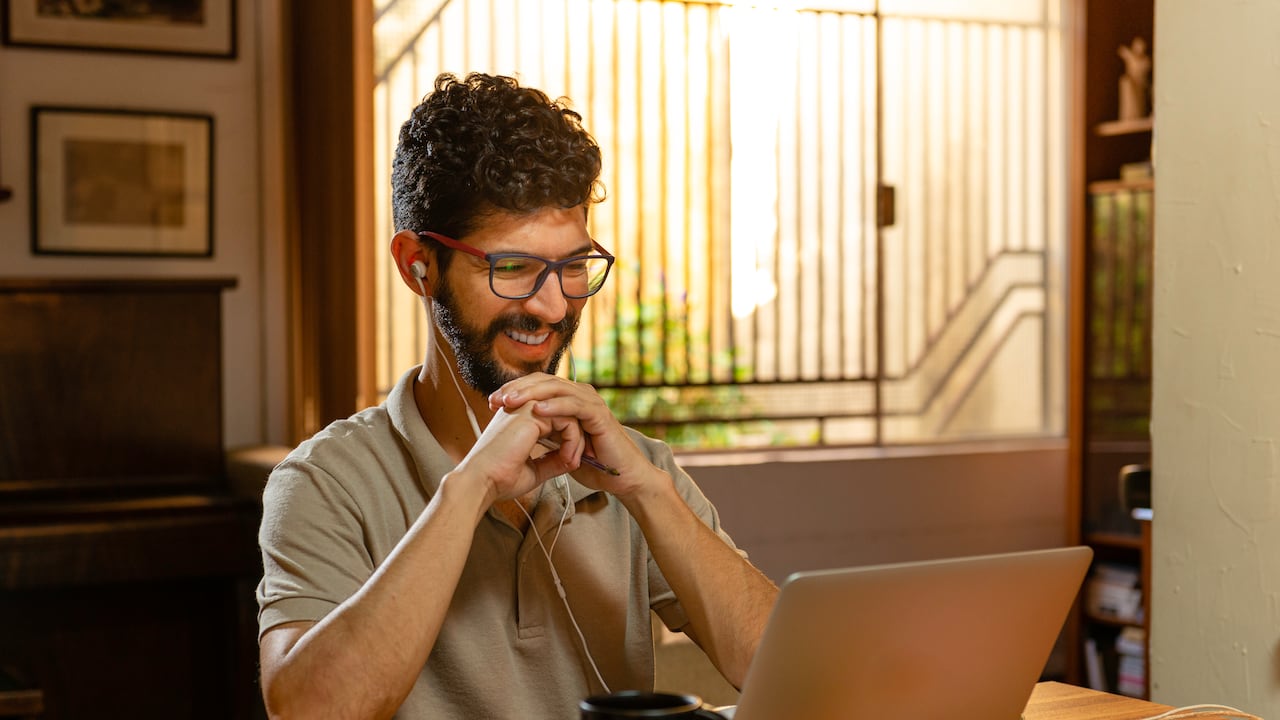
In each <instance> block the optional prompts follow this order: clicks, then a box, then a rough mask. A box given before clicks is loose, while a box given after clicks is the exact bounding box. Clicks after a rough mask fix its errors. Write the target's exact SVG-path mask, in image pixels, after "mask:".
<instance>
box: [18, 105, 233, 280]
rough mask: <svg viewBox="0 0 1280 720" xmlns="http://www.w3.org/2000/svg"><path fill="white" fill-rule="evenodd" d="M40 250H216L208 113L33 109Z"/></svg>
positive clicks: (35, 241)
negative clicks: (214, 247) (214, 244)
mask: <svg viewBox="0 0 1280 720" xmlns="http://www.w3.org/2000/svg"><path fill="white" fill-rule="evenodd" d="M31 144H32V147H31V189H32V192H31V244H32V251H33V252H34V253H36V254H56V255H150V256H188V257H209V256H211V255H212V254H213V118H212V117H210V116H208V115H196V114H185V113H158V112H144V111H132V110H102V109H90V108H67V107H34V108H32V109H31Z"/></svg>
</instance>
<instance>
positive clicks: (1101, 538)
mask: <svg viewBox="0 0 1280 720" xmlns="http://www.w3.org/2000/svg"><path fill="white" fill-rule="evenodd" d="M1084 541H1085V542H1086V543H1088V544H1090V545H1104V546H1106V547H1113V548H1125V549H1129V550H1141V549H1142V536H1141V535H1130V534H1128V533H1118V532H1091V533H1088V534H1086V535H1085V538H1084Z"/></svg>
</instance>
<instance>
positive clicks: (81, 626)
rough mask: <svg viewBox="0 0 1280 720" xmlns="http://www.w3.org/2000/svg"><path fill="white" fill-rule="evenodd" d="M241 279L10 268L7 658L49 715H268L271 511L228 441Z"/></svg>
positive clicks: (4, 464)
mask: <svg viewBox="0 0 1280 720" xmlns="http://www.w3.org/2000/svg"><path fill="white" fill-rule="evenodd" d="M233 286H234V282H233V281H230V280H221V279H215V280H85V279H33V278H7V279H6V278H0V328H2V330H0V666H4V667H10V668H16V669H17V670H19V671H20V672H21V676H22V677H23V678H25V679H26V681H27V682H29V683H30V685H31V687H32V689H36V690H38V691H39V692H41V693H42V695H43V705H44V710H43V715H41V717H43V718H49V719H64V718H111V717H121V718H131V719H133V718H166V719H173V718H210V719H212V718H218V719H220V720H221V719H225V718H251V717H258V716H260V715H261V710H260V706H261V701H260V700H259V697H258V691H257V686H256V660H257V652H256V622H255V616H254V613H255V606H254V603H253V597H252V593H253V588H254V584H255V583H256V580H257V577H258V575H259V574H260V568H261V564H260V560H259V556H258V553H257V548H256V540H255V533H256V527H257V522H258V516H259V515H258V509H257V505H256V503H255V502H253V500H252V499H241V498H237V497H234V496H232V495H231V494H230V492H229V491H228V484H227V482H226V478H225V472H224V460H223V458H224V449H223V438H222V422H223V420H222V402H223V399H222V352H223V349H222V340H221V333H222V310H221V308H222V293H223V292H224V291H225V290H227V289H230V288H232V287H233Z"/></svg>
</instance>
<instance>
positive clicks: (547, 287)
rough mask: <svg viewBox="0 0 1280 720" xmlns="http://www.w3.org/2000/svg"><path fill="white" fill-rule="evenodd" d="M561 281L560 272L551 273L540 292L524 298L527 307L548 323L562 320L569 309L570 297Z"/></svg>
mask: <svg viewBox="0 0 1280 720" xmlns="http://www.w3.org/2000/svg"><path fill="white" fill-rule="evenodd" d="M560 282H561V280H560V273H555V272H553V273H549V274H548V275H547V279H546V280H545V281H544V282H543V283H542V287H540V288H538V292H536V293H534V294H533V295H530V296H529V297H527V298H525V300H524V306H525V309H527V310H528V311H529V313H530V314H532V315H534V316H535V317H537V318H539V319H541V320H543V321H544V322H546V323H547V324H548V325H554V324H555V323H558V322H560V321H561V320H563V319H564V316H565V313H567V312H568V311H569V299H568V298H566V297H565V296H564V288H563V287H562V286H561V285H560Z"/></svg>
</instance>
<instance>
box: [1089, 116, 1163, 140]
mask: <svg viewBox="0 0 1280 720" xmlns="http://www.w3.org/2000/svg"><path fill="white" fill-rule="evenodd" d="M1154 126H1155V123H1154V122H1153V121H1152V118H1151V116H1150V115H1148V116H1147V117H1144V118H1138V119H1137V120H1111V121H1109V122H1104V123H1098V124H1097V125H1096V126H1095V127H1094V129H1093V131H1094V132H1095V133H1097V134H1098V135H1099V136H1101V137H1115V136H1117V135H1134V134H1136V133H1144V132H1151V129H1152V128H1153V127H1154Z"/></svg>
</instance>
